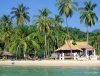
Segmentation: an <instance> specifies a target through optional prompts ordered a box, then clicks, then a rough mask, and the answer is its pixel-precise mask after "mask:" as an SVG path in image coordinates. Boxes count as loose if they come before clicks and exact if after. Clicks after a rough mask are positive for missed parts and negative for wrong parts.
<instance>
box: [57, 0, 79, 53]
mask: <svg viewBox="0 0 100 76" xmlns="http://www.w3.org/2000/svg"><path fill="white" fill-rule="evenodd" d="M57 1H58V2H57V4H56V5H57V6H58V10H59V14H60V15H63V14H64V15H65V17H66V24H67V33H68V37H69V38H68V40H69V41H70V35H69V31H68V22H67V18H68V17H69V16H70V17H72V16H73V14H74V12H73V10H77V8H76V7H75V6H74V5H76V6H78V3H77V2H75V1H74V0H57ZM70 49H71V46H70ZM71 52H72V50H71Z"/></svg>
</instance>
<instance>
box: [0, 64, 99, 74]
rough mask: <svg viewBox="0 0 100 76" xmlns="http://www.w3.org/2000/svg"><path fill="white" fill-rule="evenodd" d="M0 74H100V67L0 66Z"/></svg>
mask: <svg viewBox="0 0 100 76" xmlns="http://www.w3.org/2000/svg"><path fill="white" fill-rule="evenodd" d="M0 76H100V68H98V67H92V68H89V67H83V68H82V67H19V66H0Z"/></svg>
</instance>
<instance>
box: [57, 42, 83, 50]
mask: <svg viewBox="0 0 100 76" xmlns="http://www.w3.org/2000/svg"><path fill="white" fill-rule="evenodd" d="M70 50H72V51H82V50H81V49H80V48H79V47H77V45H73V44H72V40H71V41H65V45H63V46H61V47H60V48H58V49H57V50H55V52H58V51H66V52H67V51H70Z"/></svg>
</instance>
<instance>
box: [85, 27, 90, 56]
mask: <svg viewBox="0 0 100 76" xmlns="http://www.w3.org/2000/svg"><path fill="white" fill-rule="evenodd" d="M88 43H89V41H88V26H87V49H86V54H87V51H88Z"/></svg>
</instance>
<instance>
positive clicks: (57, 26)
mask: <svg viewBox="0 0 100 76" xmlns="http://www.w3.org/2000/svg"><path fill="white" fill-rule="evenodd" d="M63 21H64V20H63V19H62V18H60V16H59V15H55V18H54V21H53V24H54V27H55V31H56V37H57V48H58V47H59V45H58V32H59V26H60V24H59V23H62V22H63Z"/></svg>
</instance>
